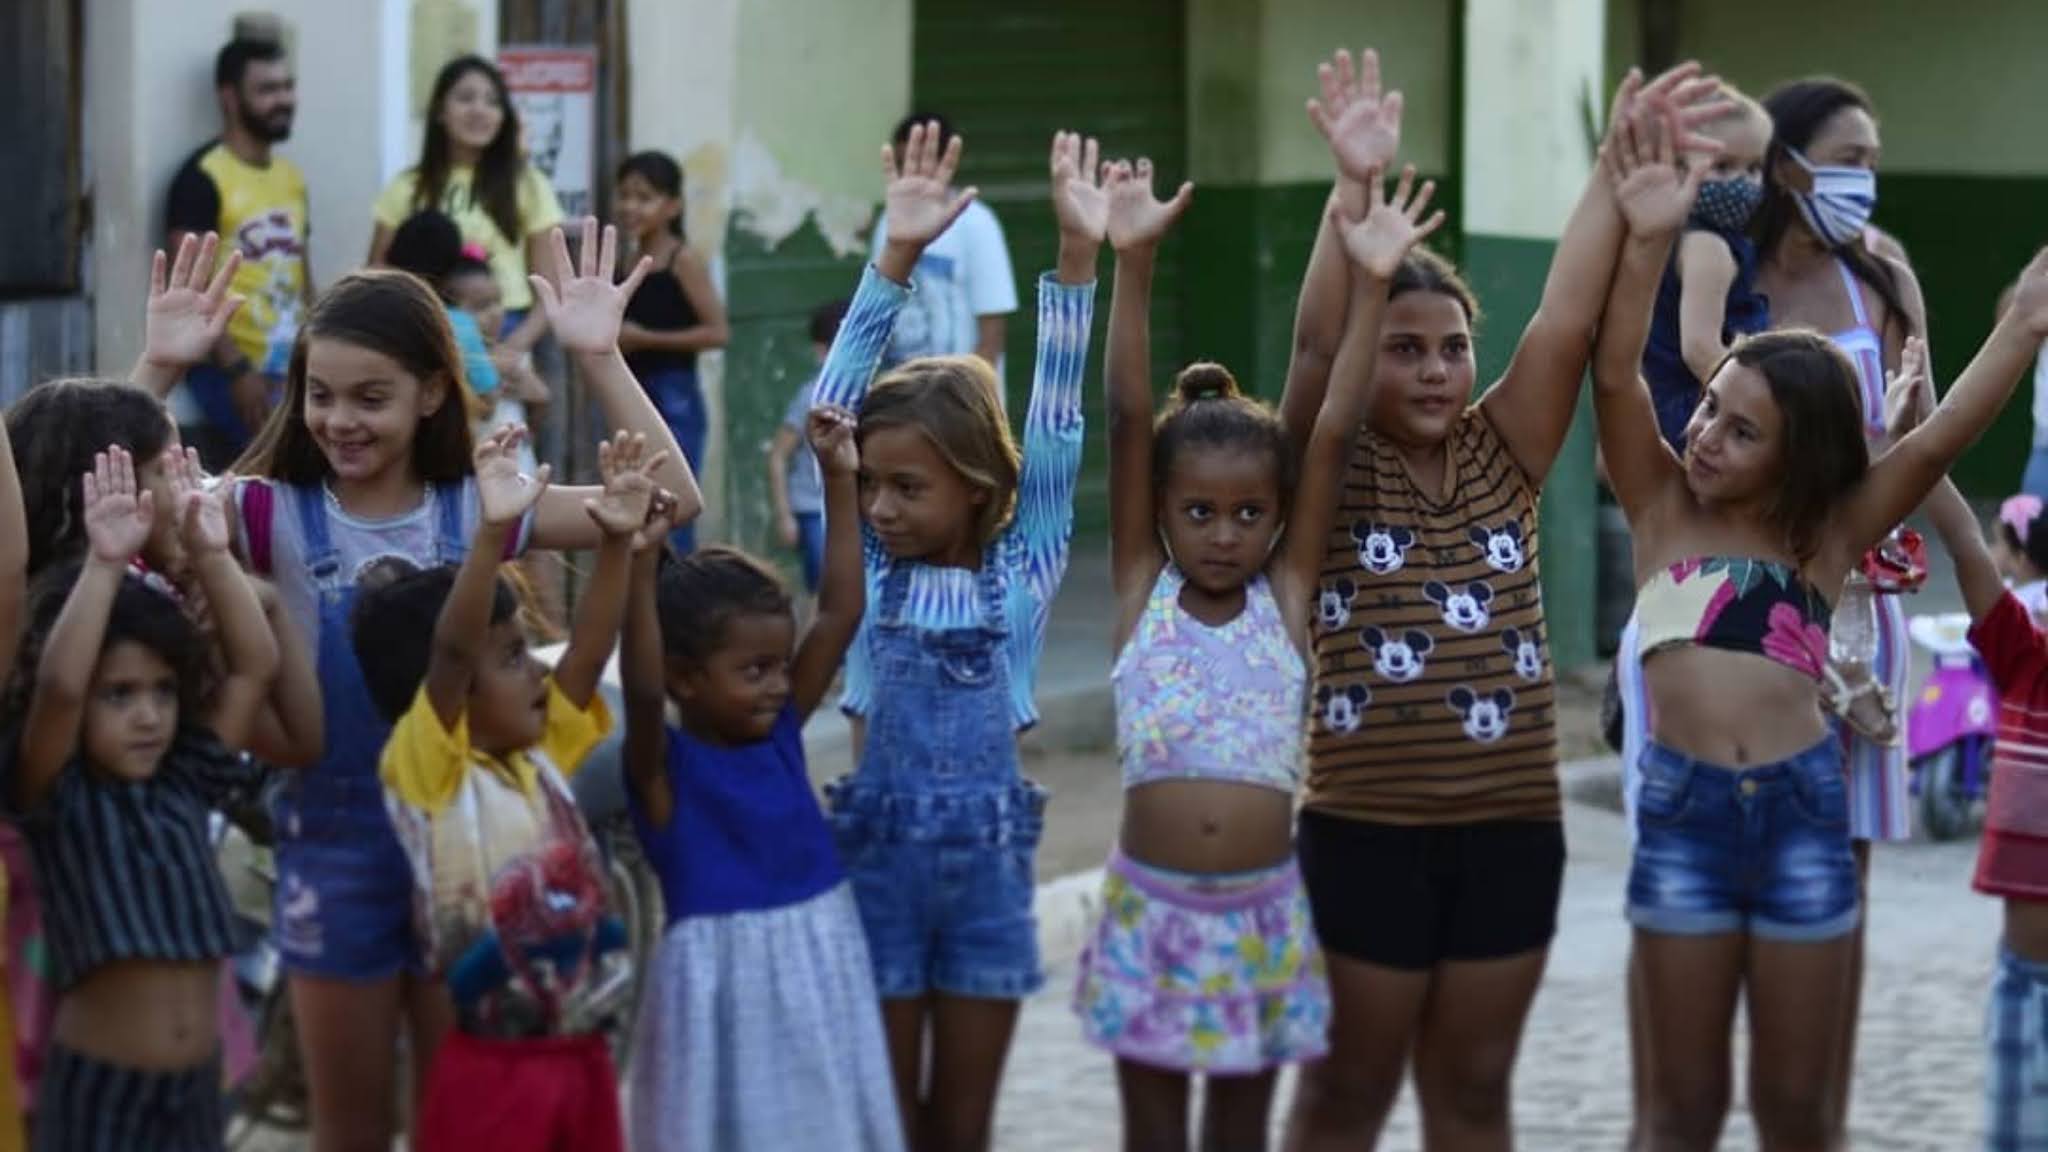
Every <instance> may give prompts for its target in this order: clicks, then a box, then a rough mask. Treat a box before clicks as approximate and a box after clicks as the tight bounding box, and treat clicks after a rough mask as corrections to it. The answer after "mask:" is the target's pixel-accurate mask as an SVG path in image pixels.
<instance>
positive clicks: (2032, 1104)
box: [1984, 948, 2048, 1152]
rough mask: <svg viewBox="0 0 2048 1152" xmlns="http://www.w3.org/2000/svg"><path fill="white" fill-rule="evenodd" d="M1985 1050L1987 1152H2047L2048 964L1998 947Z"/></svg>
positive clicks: (1987, 1015) (1985, 1026)
mask: <svg viewBox="0 0 2048 1152" xmlns="http://www.w3.org/2000/svg"><path fill="white" fill-rule="evenodd" d="M1984 1050H1985V1051H1984V1057H1985V1059H1984V1152H2048V964H2040V963H2036V962H2032V961H2027V960H2022V959H2020V958H2019V957H2018V956H2015V955H2013V954H2012V953H2011V952H2009V951H2007V950H2005V949H2003V948H2001V949H1999V953H1998V975H1997V976H1996V977H1994V978H1993V980H1992V983H1991V1009H1990V1011H1989V1012H1988V1013H1987V1014H1986V1016H1985V1020H1984Z"/></svg>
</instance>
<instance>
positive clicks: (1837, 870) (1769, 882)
mask: <svg viewBox="0 0 2048 1152" xmlns="http://www.w3.org/2000/svg"><path fill="white" fill-rule="evenodd" d="M1642 765H1643V772H1642V785H1641V789H1642V790H1641V792H1640V793H1639V795H1638V796H1637V798H1636V826H1637V827H1636V849H1635V861H1634V864H1633V866H1632V867H1631V868H1630V869H1629V876H1628V918H1629V920H1630V921H1631V922H1633V923H1634V924H1635V925H1636V927H1638V928H1641V929H1643V930H1644V931H1646V932H1655V933H1659V934H1662V935H1674V936H1712V935H1720V934H1723V933H1731V932H1748V933H1749V934H1751V935H1753V936H1757V937H1761V938H1764V939H1769V940H1788V941H1804V940H1829V939H1833V938H1835V937H1837V936H1841V935H1844V934H1845V933H1848V932H1849V931H1851V930H1852V929H1854V928H1855V927H1856V919H1857V916H1858V915H1859V914H1860V909H1859V907H1858V895H1857V879H1856V858H1855V856H1854V855H1853V854H1852V853H1851V852H1850V850H1849V784H1848V781H1847V780H1846V779H1844V777H1843V772H1842V746H1841V742H1840V741H1839V740H1838V739H1836V738H1835V736H1834V735H1833V734H1830V735H1829V736H1828V737H1827V738H1826V739H1824V740H1822V741H1821V742H1820V743H1819V744H1816V745H1814V746H1813V747H1812V748H1809V749H1807V750H1806V751H1804V752H1801V753H1799V754H1798V755H1796V756H1792V757H1790V758H1788V759H1785V760H1781V761H1779V762H1777V763H1775V764H1766V765H1762V766H1759V767H1755V768H1743V769H1736V768H1725V767H1722V766H1720V765H1716V764H1709V763H1706V762H1705V761H1701V760H1695V759H1693V758H1691V757H1689V756H1686V755H1684V754H1683V753H1680V752H1677V751H1674V750H1672V749H1670V748H1666V747H1664V746H1663V745H1661V744H1658V743H1656V742H1655V741H1654V740H1653V741H1651V742H1650V743H1649V744H1648V745H1647V746H1646V747H1645V748H1644V750H1643V760H1642Z"/></svg>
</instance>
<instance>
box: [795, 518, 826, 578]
mask: <svg viewBox="0 0 2048 1152" xmlns="http://www.w3.org/2000/svg"><path fill="white" fill-rule="evenodd" d="M796 549H797V554H798V555H799V556H800V557H802V559H803V563H804V591H806V592H810V593H813V594H815V593H816V592H817V591H818V577H819V576H820V575H821V574H822V573H823V572H824V571H825V514H824V513H823V512H798V513H796Z"/></svg>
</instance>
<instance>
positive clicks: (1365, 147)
mask: <svg viewBox="0 0 2048 1152" xmlns="http://www.w3.org/2000/svg"><path fill="white" fill-rule="evenodd" d="M1316 80H1317V81H1318V82H1319V83H1320V84H1321V86H1322V95H1321V96H1320V97H1319V98H1317V99H1313V100H1310V101H1309V102H1308V118H1309V119H1310V120H1311V121H1313V122H1314V124H1315V126H1316V131H1318V132H1321V133H1322V134H1323V139H1324V140H1327V141H1329V144H1330V155H1331V157H1332V158H1334V159H1335V160H1336V161H1337V171H1338V172H1339V173H1340V174H1342V175H1343V176H1344V177H1345V178H1346V179H1349V180H1356V181H1358V182H1359V183H1360V184H1363V183H1365V182H1366V181H1368V180H1372V179H1377V178H1378V174H1379V173H1382V172H1385V171H1386V170H1387V169H1389V168H1391V167H1393V164H1394V156H1395V154H1396V153H1398V152H1399V151H1400V149H1401V94H1400V93H1399V92H1388V93H1386V94H1385V95H1384V96H1382V95H1381V93H1380V54H1379V53H1378V52H1375V51H1373V50H1372V49H1370V48H1367V49H1366V50H1365V51H1364V52H1361V53H1359V56H1358V67H1357V68H1356V69H1355V70H1354V69H1353V68H1352V66H1351V53H1350V52H1348V51H1346V50H1344V49H1342V48H1340V49H1338V50H1337V54H1336V55H1335V56H1334V57H1332V58H1331V59H1330V61H1329V62H1327V63H1324V64H1319V65H1317V66H1316Z"/></svg>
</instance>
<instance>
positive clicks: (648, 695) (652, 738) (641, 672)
mask: <svg viewBox="0 0 2048 1152" xmlns="http://www.w3.org/2000/svg"><path fill="white" fill-rule="evenodd" d="M660 559H661V550H660V548H659V547H647V548H642V549H640V550H639V551H638V552H636V553H635V554H634V556H633V571H632V577H631V579H630V581H629V583H628V586H627V592H626V634H625V639H624V640H623V641H622V645H623V646H622V648H621V649H620V653H619V680H620V694H621V695H622V696H623V697H624V700H623V703H624V705H625V711H626V738H625V744H624V746H623V747H622V748H621V749H620V759H621V760H622V761H623V762H624V764H625V769H626V784H627V786H628V787H630V788H631V789H633V796H634V798H635V799H637V800H639V802H640V813H641V815H642V816H644V817H645V818H646V820H647V822H648V824H649V825H651V826H653V827H655V828H661V827H665V826H666V825H667V824H668V821H669V816H670V815H671V814H672V813H673V811H674V809H675V798H674V796H673V794H672V793H671V792H670V791H669V786H668V771H667V767H668V731H667V712H668V689H667V677H666V676H665V675H664V671H663V668H662V656H661V616H660V613H659V612H658V611H657V610H656V607H655V602H654V582H655V568H656V565H657V564H658V563H659V562H660Z"/></svg>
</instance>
